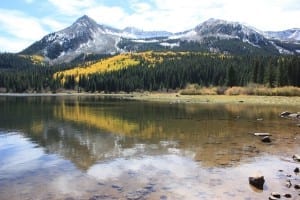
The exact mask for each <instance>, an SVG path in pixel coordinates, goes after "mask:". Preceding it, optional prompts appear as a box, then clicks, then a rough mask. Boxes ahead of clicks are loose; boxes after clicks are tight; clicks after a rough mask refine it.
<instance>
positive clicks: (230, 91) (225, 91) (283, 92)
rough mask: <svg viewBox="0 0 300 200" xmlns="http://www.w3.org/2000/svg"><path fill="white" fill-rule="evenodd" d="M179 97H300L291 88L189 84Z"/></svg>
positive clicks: (295, 90) (297, 92) (299, 91)
mask: <svg viewBox="0 0 300 200" xmlns="http://www.w3.org/2000/svg"><path fill="white" fill-rule="evenodd" d="M180 94H181V95H230V96H231V95H255V96H289V97H291V96H300V88H298V87H293V86H286V87H275V88H269V87H264V86H261V85H249V86H247V87H200V86H199V85H195V84H191V85H188V86H187V87H186V88H185V89H183V90H181V91H180Z"/></svg>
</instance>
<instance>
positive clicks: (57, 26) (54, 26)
mask: <svg viewBox="0 0 300 200" xmlns="http://www.w3.org/2000/svg"><path fill="white" fill-rule="evenodd" d="M41 23H42V24H43V25H45V26H47V27H49V29H50V30H51V31H58V30H61V29H64V28H66V27H67V26H69V25H70V24H66V23H61V22H59V21H57V20H54V19H52V18H50V17H45V18H43V19H41Z"/></svg>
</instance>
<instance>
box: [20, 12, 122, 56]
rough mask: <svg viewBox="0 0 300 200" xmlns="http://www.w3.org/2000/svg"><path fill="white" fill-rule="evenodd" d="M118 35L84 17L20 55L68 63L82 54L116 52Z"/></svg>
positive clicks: (109, 28)
mask: <svg viewBox="0 0 300 200" xmlns="http://www.w3.org/2000/svg"><path fill="white" fill-rule="evenodd" d="M119 34H120V32H119V30H117V29H114V28H111V27H109V26H104V25H98V24H97V23H96V22H95V21H94V20H93V19H91V18H89V17H88V16H86V15H85V16H83V17H81V18H79V19H78V20H77V21H75V22H74V23H73V24H72V25H71V26H70V27H68V28H66V29H63V30H61V31H58V32H55V33H51V34H49V35H47V36H45V37H43V38H42V39H41V40H40V41H38V42H35V43H34V44H32V45H31V46H29V47H28V48H26V49H25V50H24V51H23V52H21V53H22V54H41V55H44V56H45V57H47V58H48V60H49V61H52V62H69V61H71V60H73V59H74V58H76V57H77V56H79V55H80V54H82V53H85V54H89V53H95V54H111V53H114V52H117V48H116V44H117V41H118V40H119V37H118V35H119Z"/></svg>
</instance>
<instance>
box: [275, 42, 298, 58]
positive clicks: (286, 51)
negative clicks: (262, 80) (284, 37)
mask: <svg viewBox="0 0 300 200" xmlns="http://www.w3.org/2000/svg"><path fill="white" fill-rule="evenodd" d="M271 44H272V45H273V46H274V47H275V48H276V49H277V50H278V52H279V53H280V54H287V55H292V54H293V52H291V51H289V50H286V49H284V48H282V47H280V46H278V45H276V44H275V43H274V42H272V41H271Z"/></svg>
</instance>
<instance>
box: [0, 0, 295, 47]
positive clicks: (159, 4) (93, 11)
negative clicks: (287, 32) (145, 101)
mask: <svg viewBox="0 0 300 200" xmlns="http://www.w3.org/2000/svg"><path fill="white" fill-rule="evenodd" d="M24 2H27V3H28V5H29V6H32V5H35V6H37V5H38V1H36V0H24ZM47 2H48V3H50V4H48V6H45V5H46V3H45V4H44V3H43V8H42V9H44V11H45V17H43V18H37V17H32V16H31V15H34V13H30V14H25V12H26V11H25V9H24V11H22V12H21V11H12V10H5V9H1V8H0V34H1V35H0V37H1V42H2V44H1V45H0V47H1V48H3V49H4V50H10V49H13V51H16V48H17V47H20V49H23V48H25V47H26V46H22V45H25V44H26V45H27V44H30V43H28V41H31V42H34V41H36V40H39V39H40V38H41V37H42V36H44V35H46V34H48V33H50V32H53V31H58V30H61V29H63V28H65V27H67V26H69V25H71V24H72V22H74V21H75V20H76V18H78V17H80V16H82V15H84V14H87V15H89V16H90V17H92V18H93V19H95V20H96V21H97V22H98V23H100V24H106V25H110V26H113V27H116V28H125V27H127V26H135V27H137V28H141V29H144V30H167V31H171V32H179V31H184V30H187V29H190V28H193V27H195V26H196V25H198V24H200V23H202V22H203V21H205V20H207V19H209V18H219V19H225V20H230V21H238V22H242V23H246V24H248V25H251V26H253V27H256V28H258V29H260V30H263V31H265V30H283V29H288V28H297V27H298V28H299V27H300V20H299V19H300V0H285V1H282V0H251V1H240V0H210V1H208V0H147V1H146V0H117V1H114V2H111V3H112V4H114V5H115V6H109V5H107V4H105V3H103V2H105V1H99V0H48V1H47ZM118 2H120V3H118ZM111 3H110V4H111ZM39 5H41V4H39ZM49 5H52V6H49ZM122 5H126V6H127V7H122ZM53 6H54V7H53ZM37 8H38V7H37ZM37 10H38V9H37ZM8 37H9V39H10V40H11V42H10V43H11V44H12V45H9V43H8V42H7V41H9V40H8ZM4 44H7V47H6V48H5V45H4ZM18 44H19V45H18ZM3 49H0V50H3Z"/></svg>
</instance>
